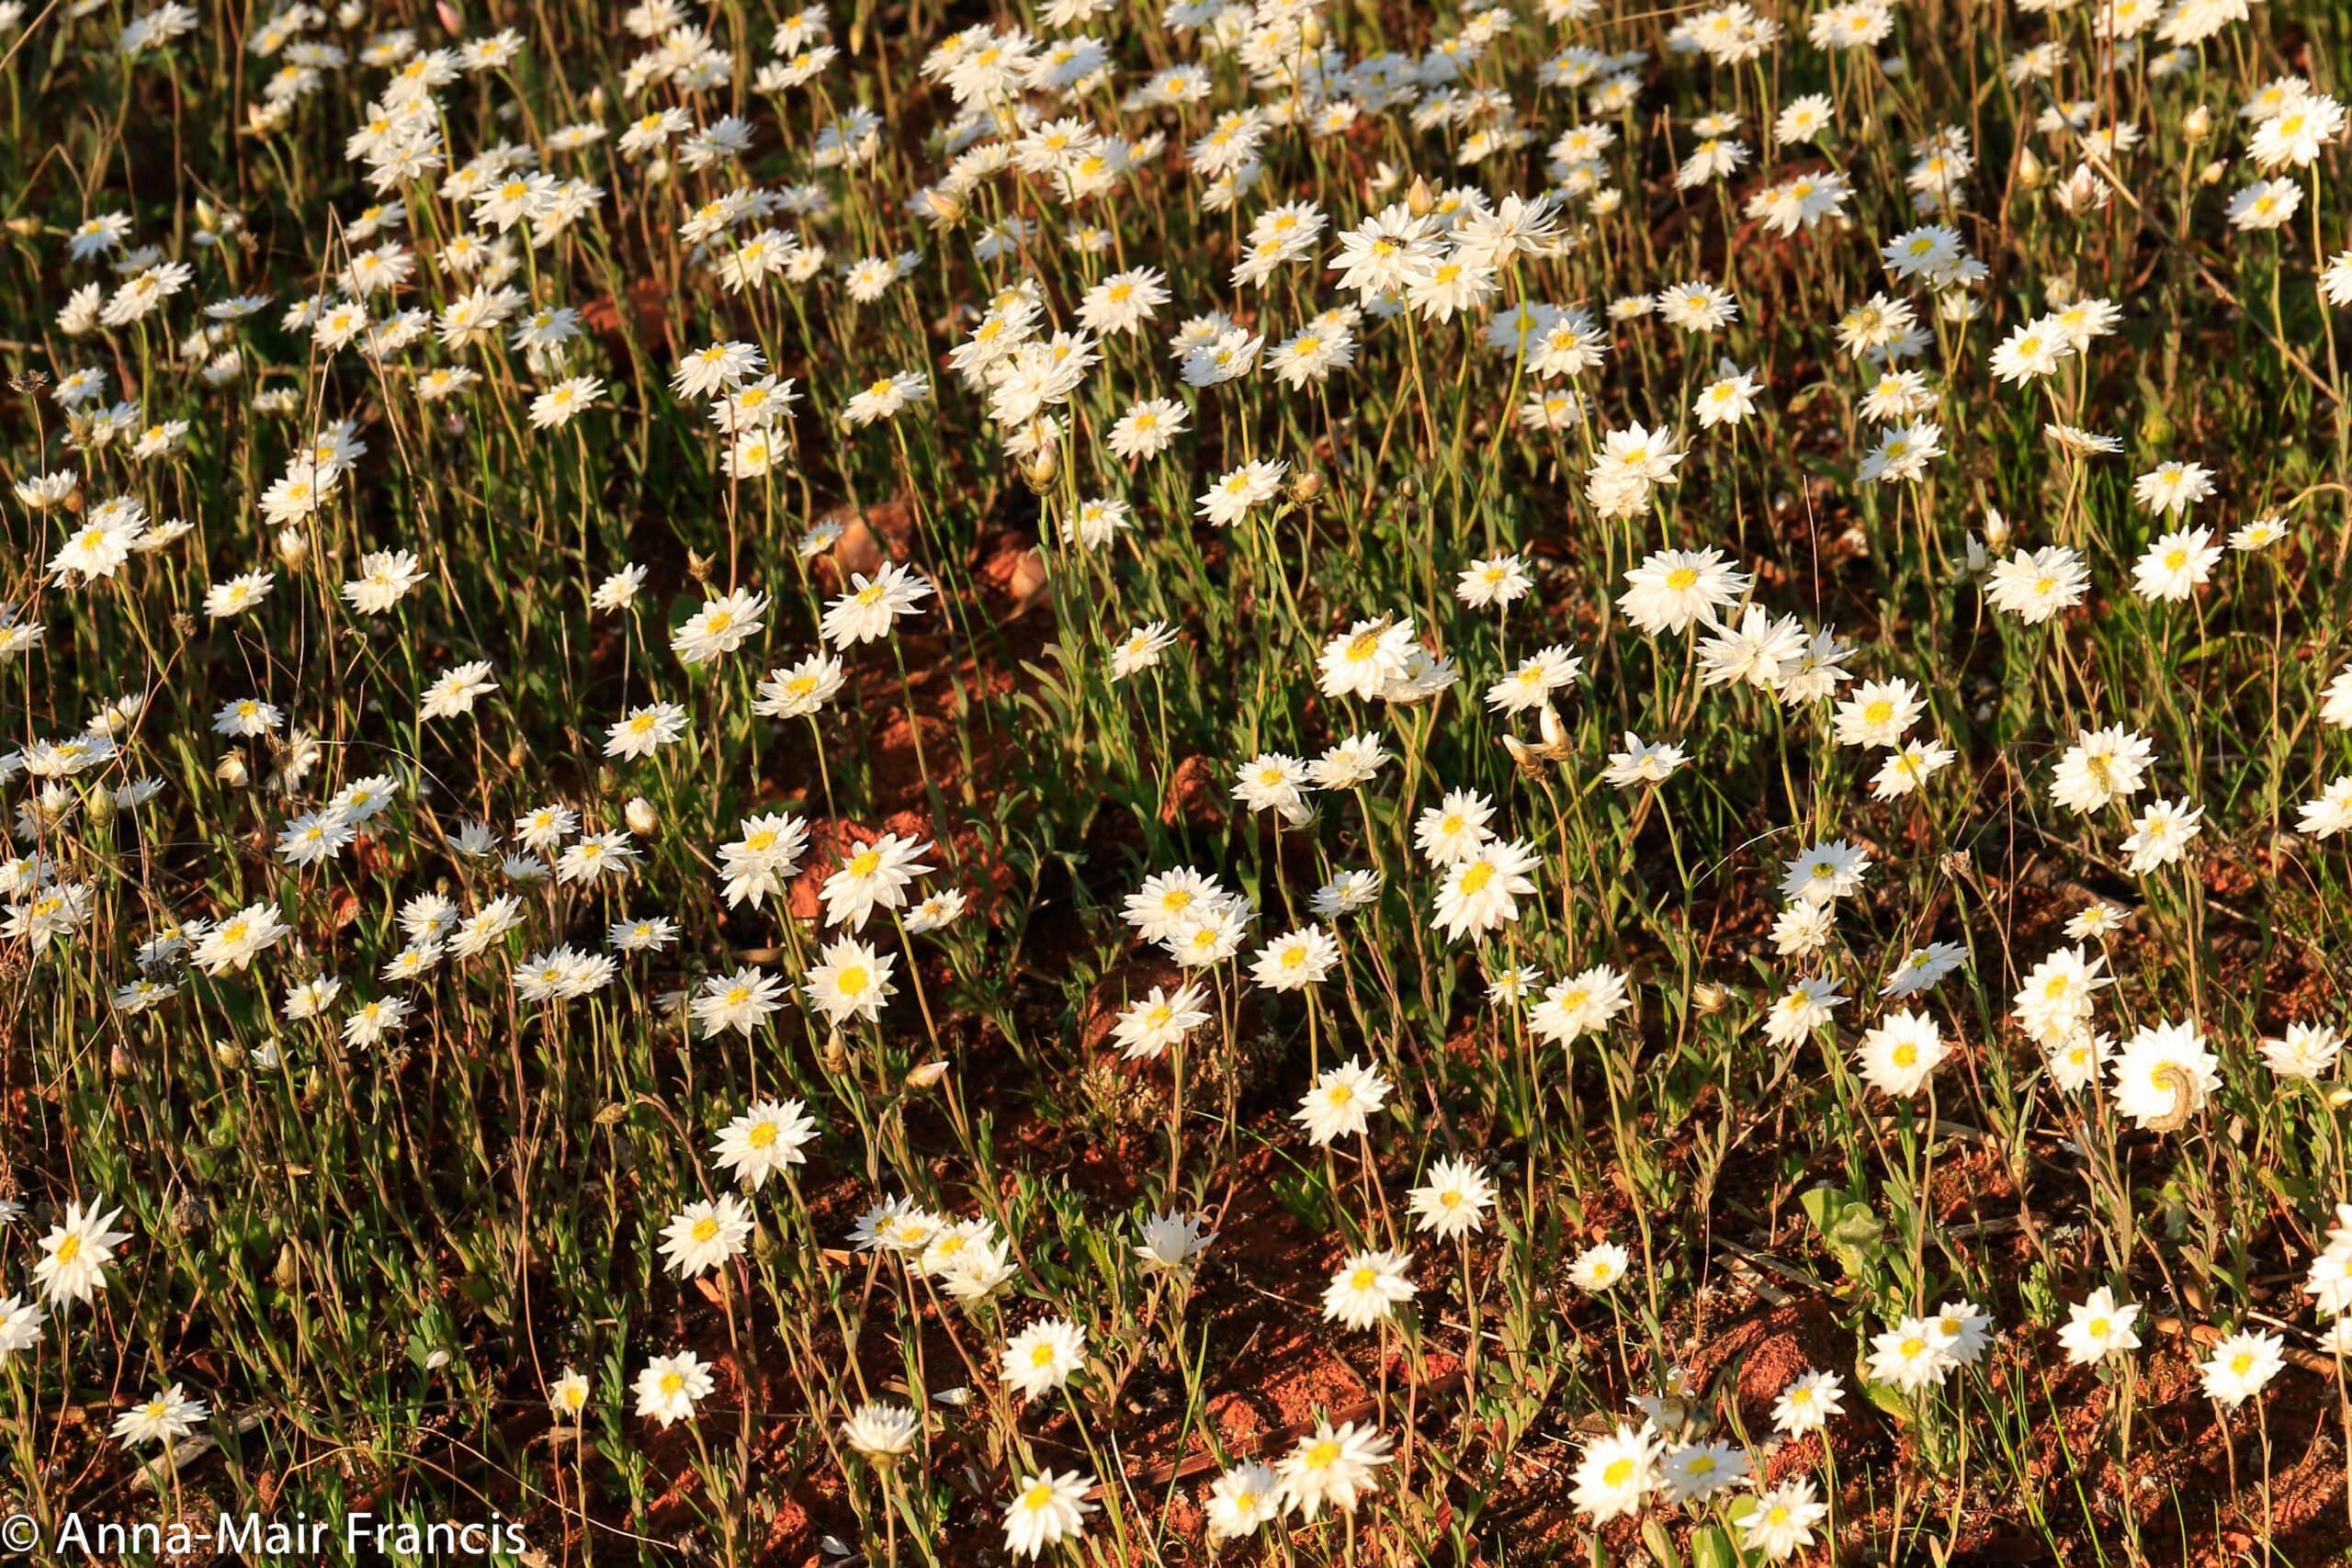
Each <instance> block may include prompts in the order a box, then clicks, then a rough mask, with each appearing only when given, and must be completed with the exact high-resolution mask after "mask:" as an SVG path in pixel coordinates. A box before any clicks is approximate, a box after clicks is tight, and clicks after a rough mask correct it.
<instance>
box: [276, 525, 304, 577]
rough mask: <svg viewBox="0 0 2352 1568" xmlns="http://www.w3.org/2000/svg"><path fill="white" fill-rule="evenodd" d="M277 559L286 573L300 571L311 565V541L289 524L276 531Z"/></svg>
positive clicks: (298, 529)
mask: <svg viewBox="0 0 2352 1568" xmlns="http://www.w3.org/2000/svg"><path fill="white" fill-rule="evenodd" d="M277 558H278V560H279V561H281V562H283V563H284V565H285V567H286V570H288V571H300V570H302V569H303V568H304V567H306V566H308V565H310V564H311V541H310V540H309V539H307V538H305V537H304V536H303V534H302V530H301V529H300V528H297V527H296V526H294V525H292V524H291V523H288V525H286V526H285V527H283V528H280V529H279V530H278V531H277Z"/></svg>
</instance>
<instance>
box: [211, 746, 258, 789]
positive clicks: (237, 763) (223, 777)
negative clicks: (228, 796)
mask: <svg viewBox="0 0 2352 1568" xmlns="http://www.w3.org/2000/svg"><path fill="white" fill-rule="evenodd" d="M212 772H213V774H214V776H215V777H217V778H219V779H220V782H221V783H222V784H227V785H228V786H229V787H230V788H231V789H243V788H244V787H245V785H246V784H247V783H248V782H250V781H251V780H252V778H253V773H252V772H251V770H249V769H248V768H246V766H245V754H244V753H243V751H232V752H230V753H229V754H228V755H227V756H225V757H223V758H221V759H220V765H219V766H218V767H215V768H214V769H213V770H212Z"/></svg>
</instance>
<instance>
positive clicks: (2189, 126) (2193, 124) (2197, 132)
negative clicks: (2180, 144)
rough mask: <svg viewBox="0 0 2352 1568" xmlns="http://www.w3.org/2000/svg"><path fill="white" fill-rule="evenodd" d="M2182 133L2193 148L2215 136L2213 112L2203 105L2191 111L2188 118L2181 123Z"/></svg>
mask: <svg viewBox="0 0 2352 1568" xmlns="http://www.w3.org/2000/svg"><path fill="white" fill-rule="evenodd" d="M2180 133H2181V135H2182V136H2184V137H2186V138H2188V144H2189V145H2190V146H2191V147H2194V146H2196V145H2197V144H2198V143H2199V141H2204V140H2205V139H2206V138H2207V137H2209V136H2211V135H2212V134H2213V111H2212V110H2211V109H2210V108H2208V107H2205V106H2204V105H2203V104H2199V105H2198V106H2197V107H2195V108H2193V109H2190V110H2189V111H2188V118H2185V119H2183V120H2182V121H2181V122H2180Z"/></svg>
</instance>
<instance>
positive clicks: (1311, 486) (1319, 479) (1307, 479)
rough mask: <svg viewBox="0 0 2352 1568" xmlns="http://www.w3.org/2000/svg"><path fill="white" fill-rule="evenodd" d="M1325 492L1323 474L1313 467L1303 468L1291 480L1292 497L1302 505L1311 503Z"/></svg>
mask: <svg viewBox="0 0 2352 1568" xmlns="http://www.w3.org/2000/svg"><path fill="white" fill-rule="evenodd" d="M1322 493H1323V476H1322V475H1321V474H1319V473H1317V472H1316V471H1315V470H1314V469H1313V468H1301V469H1300V470H1299V471H1298V472H1297V473H1296V474H1295V475H1294V476H1293V477H1292V479H1291V481H1290V498H1291V500H1293V501H1295V502H1297V503H1298V504H1299V505H1301V506H1306V505H1310V504H1312V503H1313V502H1314V501H1315V498H1316V497H1317V496H1319V495H1321V494H1322Z"/></svg>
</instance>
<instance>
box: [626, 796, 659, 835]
mask: <svg viewBox="0 0 2352 1568" xmlns="http://www.w3.org/2000/svg"><path fill="white" fill-rule="evenodd" d="M621 815H622V816H623V817H624V818H628V830H629V831H630V832H632V833H635V834H636V835H637V836H638V837H639V838H640V839H646V838H650V837H652V835H653V829H656V828H659V827H660V826H662V818H659V817H657V816H655V815H654V811H653V803H652V802H651V801H650V800H648V799H646V798H645V796H643V795H631V796H629V802H628V805H627V806H625V807H621Z"/></svg>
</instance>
